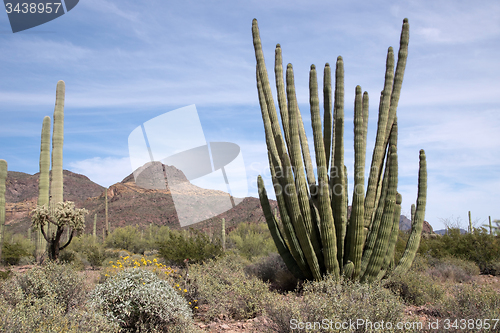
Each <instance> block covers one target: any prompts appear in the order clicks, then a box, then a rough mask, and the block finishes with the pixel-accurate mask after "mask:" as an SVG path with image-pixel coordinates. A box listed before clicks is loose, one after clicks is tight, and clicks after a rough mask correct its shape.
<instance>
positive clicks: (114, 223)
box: [5, 166, 277, 234]
mask: <svg viewBox="0 0 500 333" xmlns="http://www.w3.org/2000/svg"><path fill="white" fill-rule="evenodd" d="M163 167H164V170H166V173H167V174H168V175H169V179H170V180H171V181H174V182H175V181H186V179H185V176H184V174H183V173H182V172H181V171H179V170H177V169H176V168H174V167H171V166H163ZM63 174H64V199H65V200H70V201H74V202H75V206H76V207H77V208H86V209H87V210H88V211H89V214H88V215H87V217H86V223H85V224H86V228H85V232H86V233H91V232H92V228H93V220H94V215H95V214H97V229H98V230H97V232H98V234H101V233H102V228H103V226H104V221H105V203H104V198H105V187H103V186H100V185H98V184H96V183H94V182H92V181H91V180H90V179H89V178H88V177H86V176H84V175H80V174H76V173H73V172H71V171H68V170H64V172H63ZM38 179H39V174H38V173H37V174H34V175H29V174H26V173H22V172H15V171H8V173H7V179H6V193H5V199H6V226H7V230H8V231H11V232H14V233H24V232H26V230H27V229H28V228H29V226H30V225H31V221H30V217H29V215H28V214H29V212H30V211H31V210H32V209H34V208H35V207H36V204H37V199H38ZM183 189H184V190H185V191H186V192H185V193H186V195H190V196H192V197H193V198H196V197H200V196H220V195H221V194H224V195H227V194H226V193H224V192H221V191H212V190H206V189H202V188H199V187H197V186H195V185H192V184H190V183H189V182H188V183H187V184H186V185H185V186H184V187H183ZM236 202H239V204H237V205H236V206H235V207H234V208H232V209H230V210H229V211H226V212H224V213H223V214H220V215H218V216H217V217H216V218H213V219H208V220H206V221H205V222H200V223H196V224H193V225H192V227H193V228H200V229H207V228H209V227H211V225H212V224H214V225H215V224H216V223H220V221H221V219H222V218H225V219H226V228H227V229H228V230H231V229H233V228H234V227H235V226H236V225H237V224H239V223H240V222H264V221H265V219H264V215H263V213H262V209H261V207H260V201H259V199H257V198H253V197H247V198H243V199H237V200H236ZM270 202H271V207H272V208H273V210H274V209H275V208H277V203H276V201H274V200H270ZM205 209H206V210H207V211H208V212H210V207H208V208H207V207H205ZM108 220H109V223H110V225H111V229H113V228H116V227H123V226H126V225H137V226H138V227H139V228H146V227H148V226H149V225H150V223H151V224H153V225H168V226H169V227H170V228H172V229H179V228H180V224H179V221H178V218H177V214H176V211H175V207H174V203H173V200H172V195H171V192H170V189H169V188H168V182H167V189H166V190H156V189H145V188H142V187H139V186H137V185H136V184H135V181H134V176H133V174H130V175H129V176H127V177H125V178H124V179H123V180H122V181H121V182H120V183H116V184H114V185H112V186H110V187H109V188H108Z"/></svg>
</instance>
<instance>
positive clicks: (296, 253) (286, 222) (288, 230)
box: [268, 153, 312, 279]
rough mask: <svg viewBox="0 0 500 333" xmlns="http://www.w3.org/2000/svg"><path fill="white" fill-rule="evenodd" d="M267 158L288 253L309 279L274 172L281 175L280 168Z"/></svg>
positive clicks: (309, 273) (309, 272)
mask: <svg viewBox="0 0 500 333" xmlns="http://www.w3.org/2000/svg"><path fill="white" fill-rule="evenodd" d="M268 156H269V163H270V166H271V177H272V180H273V186H274V188H275V193H276V201H277V202H278V208H279V210H280V216H281V222H282V224H283V231H284V233H285V236H286V237H287V239H288V244H289V248H290V252H291V253H292V256H293V257H294V258H295V261H296V262H297V265H298V266H299V268H300V269H301V271H302V272H303V273H304V275H305V276H306V278H307V279H311V278H312V273H311V270H310V269H309V266H308V265H307V262H306V259H305V257H304V253H303V252H302V248H301V247H300V243H299V240H298V239H297V235H296V233H295V230H294V227H293V225H292V221H291V219H290V216H289V215H288V211H287V209H286V208H287V206H286V205H287V204H286V202H285V198H284V193H283V192H284V191H283V188H284V187H283V186H282V185H281V184H280V183H279V182H278V179H277V178H276V171H275V170H278V173H281V168H274V166H273V164H272V161H271V155H270V154H269V153H268ZM276 189H278V190H276ZM296 277H297V276H296Z"/></svg>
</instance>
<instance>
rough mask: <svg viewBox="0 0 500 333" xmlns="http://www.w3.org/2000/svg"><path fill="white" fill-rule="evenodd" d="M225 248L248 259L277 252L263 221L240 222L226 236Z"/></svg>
mask: <svg viewBox="0 0 500 333" xmlns="http://www.w3.org/2000/svg"><path fill="white" fill-rule="evenodd" d="M226 248H228V249H235V250H236V251H237V253H239V254H240V255H241V256H243V257H245V258H247V259H248V260H250V261H252V260H253V259H254V258H259V257H262V256H267V255H269V254H270V253H273V252H276V253H277V252H278V250H277V249H276V245H275V244H274V241H273V238H272V237H271V233H270V232H269V228H268V227H267V224H265V223H260V224H254V223H240V224H239V225H238V227H237V228H236V229H234V230H233V231H231V232H230V233H229V235H228V236H227V246H226Z"/></svg>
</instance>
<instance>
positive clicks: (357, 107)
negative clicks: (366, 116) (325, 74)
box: [346, 86, 366, 279]
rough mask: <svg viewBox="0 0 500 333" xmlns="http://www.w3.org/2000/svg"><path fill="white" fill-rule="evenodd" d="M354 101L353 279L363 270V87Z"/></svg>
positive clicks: (350, 251) (350, 231) (350, 233)
mask: <svg viewBox="0 0 500 333" xmlns="http://www.w3.org/2000/svg"><path fill="white" fill-rule="evenodd" d="M355 96H356V97H355V102H354V189H353V194H352V195H353V197H352V210H351V217H350V220H349V229H348V232H347V241H348V243H349V248H348V249H346V250H348V253H347V259H348V260H351V261H352V262H353V263H354V273H353V279H356V278H358V276H359V273H360V270H361V256H362V254H363V252H362V251H363V241H364V216H365V215H364V199H365V190H364V181H365V178H364V169H365V167H364V164H365V158H364V156H365V152H364V151H363V146H364V141H366V140H363V134H364V130H363V127H364V125H363V105H362V95H361V87H360V86H356V95H355Z"/></svg>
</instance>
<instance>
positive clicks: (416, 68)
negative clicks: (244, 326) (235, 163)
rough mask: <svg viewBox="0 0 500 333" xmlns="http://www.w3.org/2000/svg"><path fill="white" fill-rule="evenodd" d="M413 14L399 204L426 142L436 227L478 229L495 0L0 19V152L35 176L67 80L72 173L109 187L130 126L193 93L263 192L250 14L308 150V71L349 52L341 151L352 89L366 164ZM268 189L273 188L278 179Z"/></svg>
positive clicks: (495, 59) (92, 8)
mask: <svg viewBox="0 0 500 333" xmlns="http://www.w3.org/2000/svg"><path fill="white" fill-rule="evenodd" d="M394 3H397V4H394ZM405 17H408V19H409V22H410V45H409V56H408V63H407V67H406V72H405V77H404V82H403V88H402V93H401V98H400V102H399V109H398V121H399V133H400V135H399V147H398V155H399V161H400V162H399V163H400V171H399V172H400V182H399V191H400V192H401V193H402V195H403V212H404V213H408V212H409V211H410V206H411V204H412V203H414V202H415V200H416V195H417V176H418V152H419V149H425V151H426V155H427V165H428V198H427V211H426V220H427V221H429V222H430V223H431V225H432V226H433V227H434V228H435V229H441V228H443V227H444V225H443V219H448V220H450V221H456V219H457V218H458V219H461V220H462V226H464V227H465V226H466V223H465V221H467V211H469V210H470V211H472V216H473V220H477V225H480V224H482V223H485V222H486V221H487V218H488V216H489V215H490V216H491V217H492V219H499V218H500V205H499V204H498V203H499V201H500V191H499V188H500V99H499V96H500V61H499V59H500V4H499V3H498V2H497V1H494V0H492V1H482V2H481V5H480V6H478V5H474V4H473V3H472V2H471V1H457V0H449V1H444V0H437V1H398V2H394V1H362V2H359V1H357V2H354V1H349V2H346V1H328V2H327V1H308V2H305V1H273V0H269V1H201V0H197V1H182V2H180V1H159V0H148V1H137V0H135V1H131V0H120V1H110V0H81V1H80V3H79V4H78V5H77V6H76V7H75V8H74V9H73V10H72V11H71V12H69V13H67V14H66V15H63V16H61V17H60V18H58V19H56V20H54V21H51V22H48V23H46V24H44V25H41V26H38V27H35V28H32V29H29V30H26V31H24V32H19V33H16V34H13V33H12V32H11V29H10V25H9V22H8V18H7V14H0V77H1V80H0V117H1V119H2V120H1V121H0V158H2V159H5V160H7V162H8V164H9V170H12V171H21V172H27V173H30V174H34V173H36V172H38V159H39V149H40V131H41V125H42V120H43V117H44V116H46V115H49V116H51V117H52V114H53V111H54V102H55V88H56V83H57V81H58V80H64V81H65V82H66V102H65V124H64V126H65V129H64V131H65V137H64V168H65V169H68V170H71V171H73V172H78V173H82V174H85V175H87V176H88V177H89V178H90V179H91V180H93V181H95V182H97V183H98V184H101V185H103V186H110V185H112V184H114V183H116V182H119V181H121V180H122V179H123V178H124V177H125V176H127V175H128V174H130V173H131V172H132V170H131V166H130V161H129V158H128V146H127V144H128V142H127V139H128V136H129V134H130V133H131V132H132V130H134V129H135V128H136V127H137V126H140V125H141V124H142V123H144V122H146V121H147V120H149V119H151V118H154V117H156V116H158V115H161V114H163V113H165V112H168V111H171V110H175V109H177V108H180V107H184V106H187V105H191V104H195V105H196V108H197V110H198V114H199V117H200V121H201V125H202V127H203V130H204V134H205V138H206V140H207V141H228V142H233V143H236V144H238V145H239V146H240V147H241V153H242V156H243V159H244V162H245V166H246V169H247V176H248V186H249V194H250V195H252V196H257V190H256V187H255V185H254V184H255V179H256V177H257V175H258V174H259V173H260V174H269V172H268V171H267V153H266V149H265V140H264V131H263V125H262V120H261V117H260V108H259V104H258V98H257V91H256V83H255V56H254V51H253V45H252V35H251V24H252V19H253V18H257V19H258V21H259V27H260V33H261V38H262V42H263V47H264V54H265V57H266V61H267V66H268V71H269V73H270V75H274V74H273V63H274V47H275V45H276V43H280V44H281V46H282V49H283V59H284V63H285V65H286V63H292V64H293V66H294V71H295V83H296V89H297V97H298V100H299V105H300V107H301V111H302V114H303V117H304V121H305V126H306V129H307V130H308V131H309V133H308V134H309V136H310V144H311V145H312V133H311V131H310V121H309V120H310V115H309V106H308V103H309V102H308V101H309V99H308V88H307V87H308V75H309V74H308V71H309V66H310V65H311V64H316V66H317V67H318V68H319V69H322V68H323V66H324V64H325V63H326V62H329V63H330V64H334V63H335V60H336V58H337V56H338V55H342V57H343V59H344V64H345V91H346V96H345V114H346V126H345V133H346V136H345V161H346V165H347V166H348V169H349V170H352V169H353V160H354V158H353V155H354V149H353V141H352V136H353V135H352V130H353V125H352V120H353V105H354V89H355V86H356V85H358V84H359V85H361V87H362V88H363V90H364V91H368V93H369V94H370V97H371V98H370V99H371V103H370V104H371V105H370V118H369V120H370V122H369V131H368V140H369V141H368V148H367V152H368V153H367V157H368V160H370V159H371V151H372V149H373V142H374V138H375V134H376V133H375V131H376V122H377V114H378V98H379V94H380V91H381V90H382V88H383V76H384V66H385V57H386V52H387V48H388V47H389V46H393V47H394V48H395V49H396V50H397V49H398V48H399V36H400V31H401V25H402V21H403V18H405ZM319 72H321V71H319ZM319 80H320V82H319V85H320V86H321V84H322V83H321V80H322V78H321V77H320V78H319ZM320 95H321V94H320ZM350 174H351V175H352V172H350ZM350 179H351V181H352V177H350ZM267 184H268V191H270V190H271V188H270V185H269V184H270V182H269V178H267ZM351 185H352V184H351ZM350 188H351V189H352V186H351V187H350ZM350 196H351V195H350Z"/></svg>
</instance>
